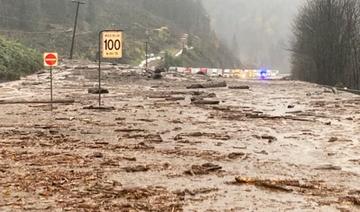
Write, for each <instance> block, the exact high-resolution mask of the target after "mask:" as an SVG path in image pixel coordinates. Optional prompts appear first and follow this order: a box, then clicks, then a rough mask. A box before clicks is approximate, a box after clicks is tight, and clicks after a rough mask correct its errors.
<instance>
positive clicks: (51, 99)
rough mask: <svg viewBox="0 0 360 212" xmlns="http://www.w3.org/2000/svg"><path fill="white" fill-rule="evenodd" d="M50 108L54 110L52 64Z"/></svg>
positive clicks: (51, 73)
mask: <svg viewBox="0 0 360 212" xmlns="http://www.w3.org/2000/svg"><path fill="white" fill-rule="evenodd" d="M50 102H51V105H50V108H51V111H52V110H53V72H52V66H50Z"/></svg>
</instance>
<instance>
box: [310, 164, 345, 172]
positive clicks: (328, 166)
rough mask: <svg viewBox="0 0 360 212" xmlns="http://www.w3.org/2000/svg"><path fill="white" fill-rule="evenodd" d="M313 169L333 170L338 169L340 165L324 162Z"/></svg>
mask: <svg viewBox="0 0 360 212" xmlns="http://www.w3.org/2000/svg"><path fill="white" fill-rule="evenodd" d="M315 170H333V171H340V170H342V168H341V167H340V166H334V165H332V164H325V165H321V166H318V167H316V168H315Z"/></svg>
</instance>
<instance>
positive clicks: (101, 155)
mask: <svg viewBox="0 0 360 212" xmlns="http://www.w3.org/2000/svg"><path fill="white" fill-rule="evenodd" d="M90 157H91V158H103V157H104V154H103V153H101V152H94V153H93V154H91V155H90Z"/></svg>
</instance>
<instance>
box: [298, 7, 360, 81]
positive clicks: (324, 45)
mask: <svg viewBox="0 0 360 212" xmlns="http://www.w3.org/2000/svg"><path fill="white" fill-rule="evenodd" d="M359 8H360V4H359V3H358V1H357V0H316V1H308V2H307V3H306V4H305V6H304V7H303V8H302V9H301V11H300V14H299V15H298V17H297V18H296V20H295V22H294V27H293V33H294V42H293V44H292V60H291V61H292V74H293V77H294V78H296V79H299V80H305V81H310V82H315V83H320V84H328V85H336V84H342V85H344V86H347V87H352V88H359V86H360V85H359V75H360V74H359V71H360V70H359V68H360V67H359V66H360V63H359V62H360V59H359V51H360V33H359V32H360V31H359V28H360V22H359V21H360V18H359V17H360V16H359Z"/></svg>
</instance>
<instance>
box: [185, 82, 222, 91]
mask: <svg viewBox="0 0 360 212" xmlns="http://www.w3.org/2000/svg"><path fill="white" fill-rule="evenodd" d="M226 86H227V84H226V82H209V83H202V84H192V85H190V86H188V87H186V88H187V89H197V88H221V87H226Z"/></svg>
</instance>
